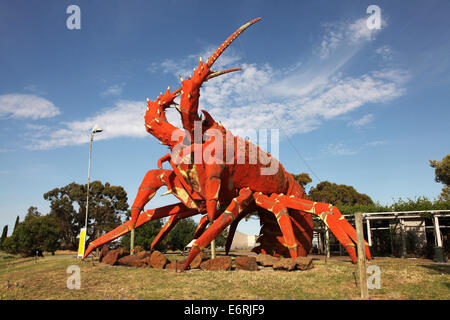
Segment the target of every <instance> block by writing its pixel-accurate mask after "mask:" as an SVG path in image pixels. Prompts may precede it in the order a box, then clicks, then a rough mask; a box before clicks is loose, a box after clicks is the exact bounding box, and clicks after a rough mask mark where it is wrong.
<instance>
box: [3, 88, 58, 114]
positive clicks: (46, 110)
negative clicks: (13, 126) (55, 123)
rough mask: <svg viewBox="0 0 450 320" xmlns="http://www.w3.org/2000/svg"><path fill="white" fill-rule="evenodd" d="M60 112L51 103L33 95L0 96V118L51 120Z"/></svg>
mask: <svg viewBox="0 0 450 320" xmlns="http://www.w3.org/2000/svg"><path fill="white" fill-rule="evenodd" d="M60 113H61V112H60V111H59V108H58V107H56V106H55V105H54V104H53V103H52V102H51V101H49V100H47V99H45V98H42V97H39V96H37V95H33V94H4V95H0V117H11V118H31V119H33V120H36V119H42V118H51V117H54V116H56V115H58V114H60Z"/></svg>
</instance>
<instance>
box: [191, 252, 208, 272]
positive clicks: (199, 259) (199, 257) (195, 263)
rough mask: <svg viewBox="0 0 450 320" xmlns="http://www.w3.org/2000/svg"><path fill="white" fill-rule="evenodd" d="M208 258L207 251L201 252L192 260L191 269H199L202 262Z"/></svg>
mask: <svg viewBox="0 0 450 320" xmlns="http://www.w3.org/2000/svg"><path fill="white" fill-rule="evenodd" d="M207 259H208V257H207V256H206V254H205V253H203V252H200V253H199V254H198V255H197V256H196V257H195V258H194V260H192V262H191V264H190V265H189V267H190V268H191V269H198V268H200V265H201V264H202V262H203V261H206V260H207Z"/></svg>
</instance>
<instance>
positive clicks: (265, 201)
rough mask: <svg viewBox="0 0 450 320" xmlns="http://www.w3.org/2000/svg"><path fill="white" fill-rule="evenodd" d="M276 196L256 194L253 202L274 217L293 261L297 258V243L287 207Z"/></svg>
mask: <svg viewBox="0 0 450 320" xmlns="http://www.w3.org/2000/svg"><path fill="white" fill-rule="evenodd" d="M276 196H277V195H276V194H272V195H271V196H270V197H268V196H266V195H265V194H263V193H258V194H256V195H255V202H256V204H257V205H258V206H260V207H261V208H264V209H266V210H268V211H270V212H272V213H273V214H274V215H275V217H276V218H277V222H278V225H279V226H280V229H281V232H282V233H283V237H284V240H285V243H286V246H287V248H288V250H289V254H290V256H291V258H294V259H295V258H297V257H298V256H299V249H298V248H299V243H298V241H297V239H296V237H295V234H294V229H293V227H292V221H291V218H290V216H289V212H288V210H287V207H286V206H285V205H284V203H283V202H282V201H280V200H279V199H278V197H276Z"/></svg>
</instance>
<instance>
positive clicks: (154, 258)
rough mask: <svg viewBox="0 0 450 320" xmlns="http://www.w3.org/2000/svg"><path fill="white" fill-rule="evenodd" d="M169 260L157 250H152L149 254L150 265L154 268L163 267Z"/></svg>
mask: <svg viewBox="0 0 450 320" xmlns="http://www.w3.org/2000/svg"><path fill="white" fill-rule="evenodd" d="M169 262H170V261H169V259H167V258H166V257H165V256H164V255H163V254H162V253H161V252H159V251H153V253H152V255H151V256H150V266H151V267H152V268H155V269H164V267H165V266H166V265H167V264H168V263H169Z"/></svg>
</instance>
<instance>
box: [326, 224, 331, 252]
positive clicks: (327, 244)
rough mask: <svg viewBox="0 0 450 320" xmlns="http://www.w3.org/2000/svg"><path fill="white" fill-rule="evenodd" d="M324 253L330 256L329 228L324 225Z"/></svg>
mask: <svg viewBox="0 0 450 320" xmlns="http://www.w3.org/2000/svg"><path fill="white" fill-rule="evenodd" d="M325 253H326V256H327V258H329V257H330V228H328V227H326V230H325Z"/></svg>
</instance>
